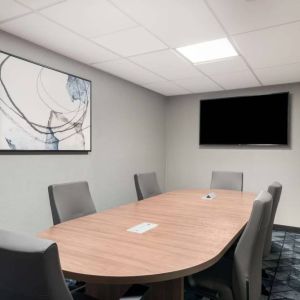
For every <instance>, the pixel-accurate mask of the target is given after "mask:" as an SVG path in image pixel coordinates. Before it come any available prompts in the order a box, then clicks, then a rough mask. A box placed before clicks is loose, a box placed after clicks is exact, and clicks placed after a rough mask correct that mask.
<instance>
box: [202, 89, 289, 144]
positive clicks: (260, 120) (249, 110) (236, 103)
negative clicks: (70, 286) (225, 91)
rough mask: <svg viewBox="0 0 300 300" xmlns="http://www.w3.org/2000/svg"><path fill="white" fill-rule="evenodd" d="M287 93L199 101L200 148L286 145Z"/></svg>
mask: <svg viewBox="0 0 300 300" xmlns="http://www.w3.org/2000/svg"><path fill="white" fill-rule="evenodd" d="M288 130H289V93H279V94H268V95H259V96H245V97H234V98H222V99H209V100H201V101H200V145H288V142H289V141H288V140H289V138H288V136H289V134H288Z"/></svg>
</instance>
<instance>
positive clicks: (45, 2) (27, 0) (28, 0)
mask: <svg viewBox="0 0 300 300" xmlns="http://www.w3.org/2000/svg"><path fill="white" fill-rule="evenodd" d="M16 1H17V2H19V3H23V4H24V5H26V6H28V7H30V8H32V9H40V8H44V7H48V6H50V5H54V4H57V3H60V2H64V1H66V0H16Z"/></svg>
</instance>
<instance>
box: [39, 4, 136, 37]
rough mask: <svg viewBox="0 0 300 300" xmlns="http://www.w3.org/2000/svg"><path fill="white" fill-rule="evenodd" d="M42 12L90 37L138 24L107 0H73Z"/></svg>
mask: <svg viewBox="0 0 300 300" xmlns="http://www.w3.org/2000/svg"><path fill="white" fill-rule="evenodd" d="M41 12H42V14H44V15H45V16H47V17H48V18H50V19H51V20H53V21H55V22H57V23H59V24H62V25H64V26H65V27H68V28H70V29H71V30H73V31H75V32H78V33H80V34H81V35H84V36H86V37H89V38H95V37H98V36H100V35H102V34H107V33H112V32H115V31H118V30H123V29H127V28H131V27H134V26H136V25H137V24H136V23H135V22H133V21H132V20H131V19H130V18H128V17H127V16H126V15H124V14H123V13H121V12H120V11H119V10H118V9H117V8H115V7H114V6H113V5H112V4H110V3H109V2H108V1H105V0H85V1H82V0H72V1H66V2H62V3H61V4H58V5H55V6H52V7H49V8H46V9H44V10H42V11H41Z"/></svg>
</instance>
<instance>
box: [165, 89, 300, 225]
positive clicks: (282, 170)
mask: <svg viewBox="0 0 300 300" xmlns="http://www.w3.org/2000/svg"><path fill="white" fill-rule="evenodd" d="M281 91H290V93H291V105H292V107H291V147H290V149H278V148H272V149H270V148H267V149H266V148H264V149H263V148H261V149H260V148H259V149H249V148H238V147H237V148H231V149H230V148H222V147H219V148H216V147H215V148H209V147H206V148H203V147H202V148H199V100H200V99H201V98H202V99H209V98H214V97H230V96H240V95H256V94H260V93H271V92H281ZM271 113H272V109H271V108H270V114H271ZM166 118H167V119H166V137H167V144H166V190H174V189H181V188H206V187H209V184H210V179H211V172H212V170H233V171H235V170H236V171H243V172H244V189H245V190H246V191H253V192H258V191H259V190H261V189H266V188H267V186H268V184H270V183H271V182H272V181H274V180H277V181H279V182H281V183H282V184H283V194H282V198H281V202H280V204H279V208H278V211H277V216H276V220H275V222H276V223H277V224H283V225H289V226H297V227H300V217H299V216H300V215H299V212H300V84H299V85H285V86H274V87H264V88H254V89H247V90H239V91H230V92H218V93H210V94H206V95H188V96H177V97H171V98H169V99H168V104H167V114H166ZM212 122H217V120H212ZM253 122H255V116H253Z"/></svg>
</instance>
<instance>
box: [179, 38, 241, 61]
mask: <svg viewBox="0 0 300 300" xmlns="http://www.w3.org/2000/svg"><path fill="white" fill-rule="evenodd" d="M177 51H178V52H179V53H181V54H182V55H183V56H185V57H186V58H187V59H188V60H190V61H191V62H192V63H202V62H208V61H214V60H218V59H224V58H228V57H232V56H237V55H238V53H237V52H236V51H235V49H234V48H233V46H232V45H231V43H230V42H229V40H228V39H227V38H223V39H218V40H213V41H207V42H203V43H199V44H194V45H190V46H185V47H181V48H177Z"/></svg>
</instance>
